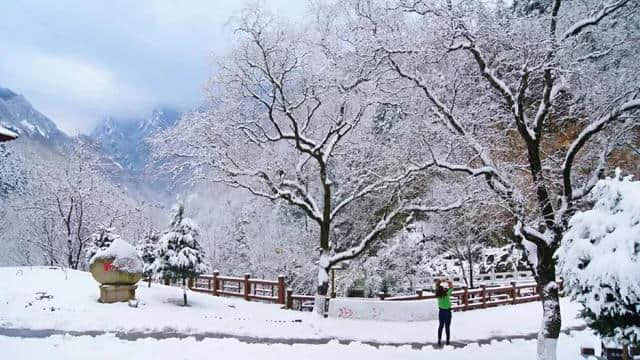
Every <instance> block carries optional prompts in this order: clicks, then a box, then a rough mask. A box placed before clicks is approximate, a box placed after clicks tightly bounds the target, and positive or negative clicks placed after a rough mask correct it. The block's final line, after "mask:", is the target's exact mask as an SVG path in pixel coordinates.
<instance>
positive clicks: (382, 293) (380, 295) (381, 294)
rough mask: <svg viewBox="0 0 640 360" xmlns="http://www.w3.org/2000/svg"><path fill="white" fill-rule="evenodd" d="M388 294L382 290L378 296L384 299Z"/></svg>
mask: <svg viewBox="0 0 640 360" xmlns="http://www.w3.org/2000/svg"><path fill="white" fill-rule="evenodd" d="M386 295H387V294H385V293H384V292H383V291H380V292H379V293H378V297H379V298H380V300H384V298H385V296H386Z"/></svg>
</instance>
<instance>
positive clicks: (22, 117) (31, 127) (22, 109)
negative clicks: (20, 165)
mask: <svg viewBox="0 0 640 360" xmlns="http://www.w3.org/2000/svg"><path fill="white" fill-rule="evenodd" d="M0 126H2V127H5V128H7V129H9V130H11V131H13V132H15V133H18V134H19V135H20V137H21V138H29V139H32V140H36V141H38V142H40V143H42V144H44V145H48V146H54V147H56V148H60V147H61V146H64V145H67V144H69V142H70V141H71V138H70V137H69V136H67V135H66V134H65V133H63V132H62V131H60V129H58V127H57V126H56V124H55V123H54V122H53V121H51V119H49V118H48V117H46V116H44V115H43V114H42V113H40V112H39V111H38V110H36V109H34V108H33V106H32V105H31V103H29V101H27V99H26V98H25V97H24V96H22V95H19V94H16V93H15V92H13V91H11V90H10V89H6V88H3V87H0Z"/></svg>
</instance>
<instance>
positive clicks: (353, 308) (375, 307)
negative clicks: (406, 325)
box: [329, 298, 438, 321]
mask: <svg viewBox="0 0 640 360" xmlns="http://www.w3.org/2000/svg"><path fill="white" fill-rule="evenodd" d="M329 317H332V318H345V319H361V320H377V321H429V320H436V319H437V318H438V303H437V301H436V300H435V299H433V300H414V301H411V300H407V301H380V300H373V299H353V298H337V299H332V300H331V301H330V302H329Z"/></svg>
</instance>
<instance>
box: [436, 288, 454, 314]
mask: <svg viewBox="0 0 640 360" xmlns="http://www.w3.org/2000/svg"><path fill="white" fill-rule="evenodd" d="M452 293H453V289H451V288H449V290H447V295H445V296H443V297H439V298H438V308H440V309H444V310H449V309H451V294H452Z"/></svg>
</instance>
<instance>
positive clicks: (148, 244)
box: [137, 231, 160, 287]
mask: <svg viewBox="0 0 640 360" xmlns="http://www.w3.org/2000/svg"><path fill="white" fill-rule="evenodd" d="M159 241H160V235H159V234H158V233H156V232H154V231H151V232H149V233H148V234H147V235H146V236H145V237H144V239H143V240H142V242H141V243H140V244H138V246H137V250H138V255H139V256H140V258H141V259H142V263H143V264H144V270H143V273H144V276H145V277H147V278H148V279H149V287H151V277H152V276H153V275H154V262H155V260H156V252H157V247H158V242H159Z"/></svg>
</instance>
